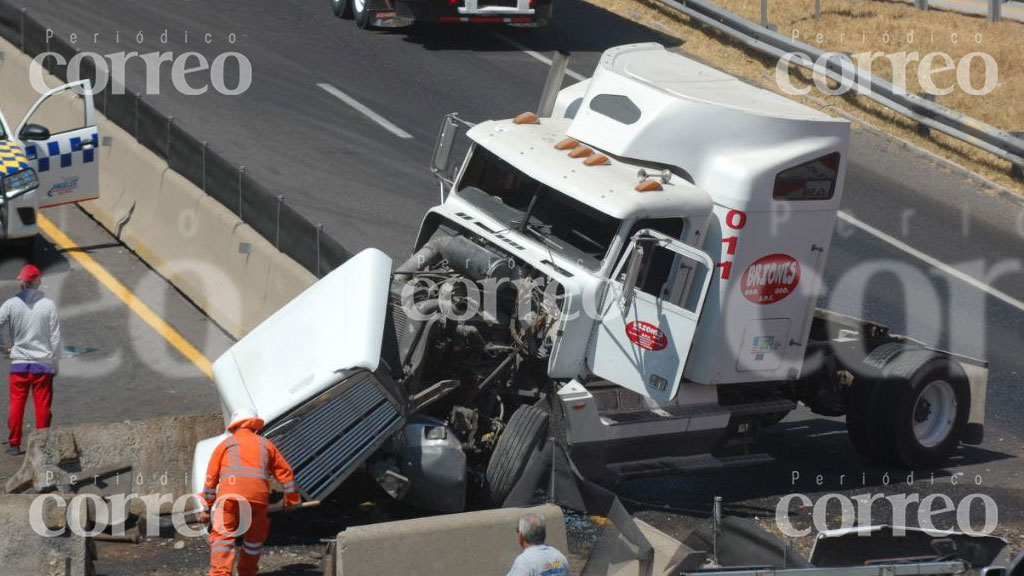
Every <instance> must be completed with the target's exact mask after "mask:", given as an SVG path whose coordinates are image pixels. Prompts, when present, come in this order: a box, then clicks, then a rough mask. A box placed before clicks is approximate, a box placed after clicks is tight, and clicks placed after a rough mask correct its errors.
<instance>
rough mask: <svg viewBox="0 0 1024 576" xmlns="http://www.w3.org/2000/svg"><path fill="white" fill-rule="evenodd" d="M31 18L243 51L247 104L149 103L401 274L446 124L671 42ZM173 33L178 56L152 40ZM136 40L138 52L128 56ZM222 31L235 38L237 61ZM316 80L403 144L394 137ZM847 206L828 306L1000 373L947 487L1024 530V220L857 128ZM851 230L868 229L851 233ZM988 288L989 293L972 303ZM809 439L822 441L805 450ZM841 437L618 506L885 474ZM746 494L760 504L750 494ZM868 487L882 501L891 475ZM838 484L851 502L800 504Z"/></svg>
mask: <svg viewBox="0 0 1024 576" xmlns="http://www.w3.org/2000/svg"><path fill="white" fill-rule="evenodd" d="M28 8H29V11H30V13H31V14H33V15H34V16H36V17H37V18H40V19H41V20H42V21H44V22H46V23H47V24H49V25H50V26H52V27H53V29H54V31H55V33H56V34H58V35H63V36H65V37H67V36H68V35H69V34H70V33H72V32H74V33H77V34H78V38H79V47H80V48H81V49H82V50H83V51H87V50H88V51H97V52H101V53H111V52H121V51H126V50H127V51H138V52H143V53H145V52H150V51H154V50H162V51H174V52H175V53H176V54H177V53H180V52H182V51H185V50H198V51H200V52H202V53H204V54H207V55H208V56H210V57H211V59H212V57H214V56H215V55H216V54H219V53H222V52H225V51H231V50H234V51H238V52H240V53H241V54H243V55H244V56H245V57H246V58H248V59H249V61H251V62H252V65H253V82H252V86H251V88H250V89H249V90H248V91H247V92H245V93H244V94H242V95H239V96H223V95H220V94H216V93H213V92H212V91H211V92H209V93H207V94H205V95H203V96H184V95H182V94H179V93H178V92H176V91H174V90H173V89H171V88H170V86H169V76H170V75H169V67H167V68H165V69H164V72H163V74H162V75H161V79H162V80H163V81H164V84H165V86H164V89H163V90H162V91H161V93H160V94H159V95H153V96H147V99H148V100H150V101H151V102H153V103H154V104H155V105H156V106H157V107H158V108H160V109H161V110H162V111H164V112H165V113H167V114H171V115H174V116H175V122H176V123H178V124H179V125H181V126H184V127H186V128H187V129H189V130H190V131H192V132H193V133H195V134H196V135H197V136H199V137H200V138H201V139H205V140H209V142H210V145H211V147H212V148H214V149H217V150H219V151H221V152H222V153H224V154H225V156H226V157H228V158H229V159H231V160H233V161H234V162H236V163H238V164H240V165H243V164H244V165H245V166H246V168H247V173H249V174H251V175H252V176H253V177H254V178H258V179H260V180H262V181H263V182H264V183H265V184H267V185H268V186H269V187H270V188H271V189H272V190H274V191H275V192H277V193H280V194H284V195H285V196H286V198H287V200H286V201H287V202H288V203H289V204H291V205H292V206H294V207H296V208H297V209H298V210H299V211H300V212H301V213H303V214H304V215H306V216H307V217H308V218H310V219H311V220H313V221H315V222H320V223H323V224H324V225H325V226H326V230H327V232H328V233H329V234H331V235H332V236H334V237H335V238H337V239H338V240H339V241H340V242H342V244H343V245H345V246H346V247H348V248H349V249H350V250H352V251H357V250H359V249H362V248H364V247H367V246H377V247H380V248H382V249H384V250H385V251H386V252H388V253H389V254H391V255H392V256H394V257H396V258H400V257H401V256H402V255H404V254H407V253H408V248H409V246H410V244H411V242H412V241H413V238H414V236H415V233H416V229H417V227H418V225H419V221H420V218H421V216H422V214H423V212H424V210H425V209H426V208H428V207H429V206H430V205H432V204H434V203H436V202H437V200H438V192H437V186H436V184H435V182H434V181H433V180H432V178H431V176H430V173H429V170H428V169H427V164H428V159H429V155H430V151H431V149H432V146H433V141H434V137H435V135H436V131H437V127H438V125H439V122H440V120H441V117H442V115H443V114H445V113H447V112H450V111H460V112H461V113H462V114H463V116H464V117H465V118H467V119H469V120H482V119H485V118H489V117H508V116H512V115H514V114H516V113H518V112H520V111H523V110H529V109H532V108H534V107H535V106H536V102H537V99H538V97H539V93H540V88H541V85H542V83H543V81H544V76H545V73H546V68H545V65H544V63H543V62H542V61H540V60H539V59H538V58H537V57H536V56H537V55H540V56H543V55H544V54H549V53H550V51H551V50H554V49H556V48H559V49H567V50H569V51H571V52H572V53H573V60H572V62H571V65H570V66H571V68H572V69H573V70H574V71H576V72H578V73H581V74H584V75H587V74H589V72H590V71H591V70H592V69H593V67H594V66H595V64H596V62H597V58H598V57H599V55H600V52H601V51H602V50H603V49H604V48H607V47H610V46H614V45H617V44H622V43H627V42H639V41H661V42H666V43H670V44H672V42H670V41H669V40H668V39H666V38H664V37H662V36H660V35H659V34H658V33H656V32H653V31H650V30H647V29H643V28H640V27H638V26H637V25H635V24H633V23H631V22H629V21H626V20H623V19H621V18H619V17H617V16H615V15H612V14H610V13H607V12H604V11H602V10H600V9H598V8H596V7H594V6H593V5H590V4H587V3H585V2H581V1H580V0H562V1H560V2H559V3H558V5H557V6H556V15H555V19H554V21H553V23H552V25H551V26H549V27H547V28H544V29H539V30H514V29H503V28H496V29H494V28H455V27H450V28H441V27H428V28H421V29H417V30H414V31H411V32H406V31H398V32H366V31H362V30H358V29H357V28H356V27H355V26H354V24H353V23H352V22H349V21H342V20H337V19H335V18H334V17H333V15H332V14H331V12H330V8H329V5H328V3H327V1H326V0H322V1H316V2H296V1H289V2H271V1H270V0H250V1H246V2H242V1H241V0H223V1H217V2H213V1H212V0H191V1H186V0H167V1H161V2H155V1H154V0H142V1H140V0H102V1H100V0H35V1H33V2H32V3H31V4H30V5H28ZM164 30H166V31H167V32H168V42H167V44H161V42H160V34H161V33H162V32H163V31H164ZM186 30H187V31H189V43H188V44H187V45H186V44H185V42H184V32H185V31H186ZM140 31H141V32H142V33H143V38H144V41H143V43H142V45H141V46H139V45H137V44H136V43H135V39H134V36H135V35H136V34H137V33H138V32H140ZM118 32H119V33H120V37H119V39H120V43H117V42H115V38H117V37H116V36H115V33H118ZM206 33H210V34H211V35H212V36H211V38H212V39H213V42H212V43H211V44H209V45H205V44H203V43H201V42H199V41H198V40H197V38H201V37H202V35H203V34H206ZM231 33H234V34H236V35H237V37H236V39H237V41H236V43H235V44H233V45H232V44H229V39H228V35H229V34H231ZM95 34H98V35H99V36H98V40H97V42H96V44H95V45H94V44H93V39H94V36H93V35H95ZM509 40H511V41H512V42H509ZM517 45H518V46H517ZM522 48H526V49H528V50H531V51H535V53H534V54H531V53H530V52H527V51H525V50H523V49H522ZM681 48H682V49H683V50H684V51H685V43H684V44H683V45H682V46H681ZM536 53H539V54H536ZM138 64H139V63H138V62H136V63H135V65H129V67H128V70H129V76H128V84H129V86H131V87H132V88H133V89H139V88H141V86H142V84H143V82H144V81H145V71H144V70H143V69H142V67H141V66H140V65H138ZM570 81H571V80H570ZM321 83H326V84H330V85H331V86H332V87H334V88H335V89H336V90H337V91H341V92H342V93H344V94H345V95H347V96H348V97H349V99H351V100H355V101H357V102H359V103H361V104H362V105H363V106H365V107H366V108H369V109H370V110H372V111H374V112H375V113H376V114H378V115H379V116H380V117H382V118H384V119H386V120H387V121H388V122H389V123H390V124H391V125H392V126H393V127H395V128H398V129H399V130H400V132H402V133H405V134H407V135H408V136H411V138H405V137H402V136H400V135H398V134H396V132H395V131H393V130H389V129H386V128H384V127H383V126H381V124H379V123H377V122H375V121H374V120H372V119H370V118H368V117H367V116H366V115H364V114H363V113H361V112H359V111H358V110H356V109H355V108H353V107H352V106H351V105H350V104H348V103H345V102H343V101H342V100H341V99H339V98H337V97H336V96H334V95H332V94H330V93H328V92H327V91H325V90H324V89H323V88H321V87H320V86H319V84H321ZM843 208H844V211H845V213H846V214H847V215H848V216H849V217H847V219H846V220H844V224H842V225H841V226H840V227H839V228H838V229H837V231H836V237H835V241H834V244H833V250H832V255H831V258H830V261H829V263H828V266H827V268H826V285H827V286H828V291H827V292H826V293H825V294H824V295H823V297H822V303H823V304H825V305H827V306H829V307H831V308H835V309H838V310H840V311H844V312H850V313H855V314H858V315H862V316H865V317H868V318H870V319H873V320H877V321H880V322H884V323H888V324H890V325H891V326H892V327H893V329H894V331H897V332H905V333H909V334H910V335H911V336H916V337H920V338H922V339H925V340H928V341H930V342H932V343H935V344H936V345H938V346H940V347H944V348H948V349H951V350H952V351H954V352H958V353H962V354H967V355H973V356H977V357H981V358H985V359H987V360H989V361H990V363H991V372H990V394H989V398H988V403H987V405H988V414H989V426H988V437H987V440H986V442H985V444H984V445H983V446H982V447H980V448H965V449H964V450H962V451H961V453H960V454H959V456H958V459H957V460H954V461H953V462H951V464H950V471H951V472H952V473H956V472H964V473H965V474H969V475H977V474H981V475H982V476H983V477H984V478H985V479H986V483H985V485H984V487H983V488H982V489H981V490H982V491H984V490H990V491H991V493H992V494H993V497H996V496H998V500H999V502H1000V506H1005V510H1006V513H1005V515H1003V516H1002V517H1001V519H1000V521H1001V522H1004V523H1008V525H1010V526H1015V525H1016V526H1019V523H1020V522H1021V521H1022V520H1024V514H1022V509H1024V505H1022V502H1024V496H1022V490H1021V475H1022V473H1024V463H1022V462H1024V461H1022V460H1021V459H1020V457H1021V456H1022V454H1021V441H1022V439H1024V418H1021V416H1022V411H1024V386H1022V375H1024V356H1022V354H1021V351H1022V350H1024V305H1022V304H1021V302H1022V301H1024V281H1022V280H1024V271H1022V263H1021V258H1022V257H1024V204H1022V203H1021V202H1020V201H1019V199H1015V198H1012V197H1008V196H1005V195H1000V194H996V193H994V192H993V191H992V190H990V189H988V188H987V187H986V186H985V184H984V183H982V182H980V181H978V180H976V179H974V178H971V177H968V176H965V175H963V174H961V173H960V172H958V171H956V170H952V169H950V168H949V167H948V166H946V165H945V164H943V163H941V162H938V161H936V160H934V159H933V158H931V157H930V156H928V155H927V154H924V153H921V152H919V151H917V150H915V149H913V148H910V147H907V146H905V145H903V144H901V143H899V142H894V141H893V140H891V139H889V138H887V137H884V136H880V135H877V134H876V133H874V132H873V131H871V130H867V129H862V128H859V127H855V130H854V132H853V140H852V148H851V152H850V156H849V169H848V173H847V181H846V191H845V196H844V205H843ZM850 217H852V218H850ZM852 219H856V220H857V221H860V222H863V223H864V224H865V225H866V227H870V229H871V230H872V232H868V231H865V229H866V227H865V226H859V227H858V226H852V225H850V224H848V223H847V222H850V221H851V220H852ZM921 255H924V256H925V257H926V259H928V260H922V259H921V257H920V256H921ZM930 259H933V260H930ZM936 262H938V263H941V265H940V266H939V267H936V266H935V265H934V264H935V263H936ZM951 271H952V273H951ZM957 271H958V272H957ZM979 283H980V284H982V285H987V286H990V287H991V289H979V287H978V285H979ZM993 290H994V291H998V295H996V296H993V295H992V294H993ZM808 427H810V429H812V430H814V432H815V433H814V435H812V436H807V435H806V431H807V429H808ZM842 431H843V428H842V426H841V424H839V423H837V422H836V421H834V420H830V419H825V418H819V417H816V416H813V415H810V414H807V413H805V412H798V413H796V414H794V415H792V416H791V417H790V418H788V419H787V420H786V421H785V422H783V424H782V425H780V426H779V427H778V428H777V429H775V430H773V431H771V432H770V433H769V434H768V436H767V438H766V446H767V449H768V451H769V452H770V453H772V454H773V455H774V456H776V457H777V458H778V459H779V462H778V464H776V465H773V466H771V467H769V468H768V469H765V470H760V471H758V472H757V473H756V474H750V473H748V472H745V471H741V472H737V473H735V474H731V473H725V474H721V475H719V476H716V477H714V478H707V477H702V476H698V477H696V478H694V479H679V478H677V479H668V480H647V481H636V482H632V483H628V484H626V485H624V486H623V487H622V489H623V492H624V493H626V494H628V495H629V496H630V497H633V498H636V499H637V500H644V501H652V500H659V499H660V500H661V501H662V502H664V503H668V504H671V505H674V506H679V507H692V506H696V505H703V504H704V503H707V502H709V500H708V498H709V497H710V495H711V494H712V493H715V492H719V491H723V492H725V493H726V495H727V502H730V503H733V504H739V503H743V504H744V505H750V506H760V505H762V504H763V505H764V506H768V505H769V503H770V501H771V499H772V498H774V499H775V501H777V499H778V496H779V495H781V494H785V493H786V492H788V491H792V486H790V485H788V484H787V481H788V480H789V478H790V477H791V472H792V470H793V469H795V468H799V469H801V470H803V471H804V475H805V478H806V475H807V474H812V473H822V474H826V475H833V476H837V475H838V474H840V473H846V474H851V475H852V474H860V473H861V472H862V471H867V470H871V471H873V472H875V473H877V474H876V475H877V476H879V477H880V475H881V472H883V471H882V470H877V469H874V468H871V467H865V466H864V465H863V463H861V461H860V460H859V458H858V457H857V456H856V455H855V454H854V453H853V452H852V449H851V448H850V447H849V444H848V442H847V441H846V439H845V435H844V434H843V433H842ZM702 478H703V480H702ZM752 481H753V483H754V485H755V486H757V487H758V488H756V489H752V488H751V483H752ZM871 485H872V486H879V485H881V480H880V478H879V479H877V480H875V481H873V483H872V484H871ZM829 487H831V488H834V489H836V490H839V491H846V492H850V490H852V489H853V488H851V487H850V486H848V485H846V486H835V485H826V486H824V487H822V486H810V487H808V491H818V492H821V491H824V490H827V489H828V488H829ZM855 493H856V492H855ZM758 498H762V499H763V501H761V502H760V504H758V500H757V499H758ZM655 514H656V513H655ZM1016 530H1017V532H1016V533H1017V534H1018V535H1019V534H1020V533H1022V532H1024V531H1022V530H1020V529H1019V528H1017V529H1016ZM1018 545H1019V538H1018Z"/></svg>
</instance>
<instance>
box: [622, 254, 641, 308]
mask: <svg viewBox="0 0 1024 576" xmlns="http://www.w3.org/2000/svg"><path fill="white" fill-rule="evenodd" d="M643 262H644V247H643V246H641V245H640V242H634V243H633V249H632V251H631V252H630V254H629V262H628V263H627V264H626V279H625V281H624V282H623V283H622V297H621V298H620V299H619V305H620V306H621V307H622V313H623V314H626V311H627V310H629V308H630V306H632V305H633V296H634V294H635V292H636V280H637V278H639V277H640V267H641V266H642V265H643Z"/></svg>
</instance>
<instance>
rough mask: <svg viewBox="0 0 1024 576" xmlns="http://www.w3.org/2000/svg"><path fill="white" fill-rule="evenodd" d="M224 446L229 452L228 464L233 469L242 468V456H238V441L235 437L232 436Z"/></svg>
mask: <svg viewBox="0 0 1024 576" xmlns="http://www.w3.org/2000/svg"><path fill="white" fill-rule="evenodd" d="M224 445H225V446H226V447H227V450H228V462H229V463H230V464H231V467H232V468H240V467H241V465H242V462H241V456H240V455H239V454H238V440H236V439H235V437H234V436H231V437H230V438H228V439H227V440H225V441H224Z"/></svg>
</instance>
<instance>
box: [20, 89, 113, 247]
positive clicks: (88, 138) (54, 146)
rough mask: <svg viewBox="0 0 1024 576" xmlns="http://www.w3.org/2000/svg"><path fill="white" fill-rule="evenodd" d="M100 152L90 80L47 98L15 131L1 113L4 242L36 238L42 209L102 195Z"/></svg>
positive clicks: (29, 112)
mask: <svg viewBox="0 0 1024 576" xmlns="http://www.w3.org/2000/svg"><path fill="white" fill-rule="evenodd" d="M74 92H78V93H80V94H81V96H80V97H71V95H72V94H73V93H74ZM43 117H45V120H43V119H42V118H43ZM47 120H48V121H50V125H49V126H44V125H43V122H45V121H47ZM53 122H56V124H53ZM98 149H99V132H98V131H97V129H96V121H95V112H94V109H93V98H92V91H91V85H90V83H89V81H88V80H82V81H79V82H73V83H70V84H66V85H64V86H60V87H57V88H54V89H52V90H50V91H48V92H47V93H46V94H43V96H42V97H41V98H40V99H39V100H38V101H36V103H35V104H34V105H33V106H32V107H31V108H29V110H28V112H27V113H26V114H25V117H24V118H23V119H22V120H21V122H20V123H19V124H18V125H17V126H16V128H15V129H14V130H12V129H11V125H10V124H9V123H8V122H7V119H6V118H5V117H4V115H3V112H2V111H0V242H2V241H12V240H29V239H32V238H34V237H35V235H36V234H37V233H38V227H37V225H36V212H37V211H38V210H40V209H43V208H49V207H52V206H59V205H62V204H70V203H77V202H83V201H86V200H91V199H94V198H96V197H97V196H99V150H98Z"/></svg>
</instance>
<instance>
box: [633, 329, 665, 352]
mask: <svg viewBox="0 0 1024 576" xmlns="http://www.w3.org/2000/svg"><path fill="white" fill-rule="evenodd" d="M626 336H629V341H630V342H632V343H633V344H636V345H637V346H639V347H641V348H643V349H644V350H651V351H654V352H657V351H658V350H664V349H665V346H668V336H665V333H664V332H662V331H661V329H660V328H658V327H657V326H655V325H654V324H651V323H650V322H630V323H629V324H626Z"/></svg>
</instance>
